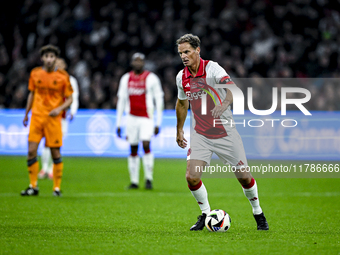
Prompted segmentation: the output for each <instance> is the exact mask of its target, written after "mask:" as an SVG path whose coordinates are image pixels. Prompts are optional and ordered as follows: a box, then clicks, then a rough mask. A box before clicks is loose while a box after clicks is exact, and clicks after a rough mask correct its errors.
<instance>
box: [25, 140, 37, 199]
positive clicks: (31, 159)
mask: <svg viewBox="0 0 340 255" xmlns="http://www.w3.org/2000/svg"><path fill="white" fill-rule="evenodd" d="M38 146H39V143H36V142H28V156H27V168H28V176H29V180H30V185H29V187H28V188H27V189H26V190H23V191H21V195H22V196H36V195H38V194H39V189H38V173H39V162H38V159H37V150H38Z"/></svg>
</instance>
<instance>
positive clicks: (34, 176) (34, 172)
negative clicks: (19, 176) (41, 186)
mask: <svg viewBox="0 0 340 255" xmlns="http://www.w3.org/2000/svg"><path fill="white" fill-rule="evenodd" d="M27 169H28V176H29V178H30V185H31V187H32V188H36V187H37V185H38V173H39V162H38V161H37V158H34V159H30V160H27Z"/></svg>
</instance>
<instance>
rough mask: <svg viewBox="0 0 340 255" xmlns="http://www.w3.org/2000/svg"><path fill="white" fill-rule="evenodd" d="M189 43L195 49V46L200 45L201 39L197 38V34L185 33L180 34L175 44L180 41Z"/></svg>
mask: <svg viewBox="0 0 340 255" xmlns="http://www.w3.org/2000/svg"><path fill="white" fill-rule="evenodd" d="M186 42H187V43H189V44H190V45H191V46H192V47H193V48H194V49H196V48H197V47H200V45H201V40H200V38H198V36H197V35H193V34H185V35H183V36H181V37H180V38H179V39H178V40H177V41H176V44H177V46H178V45H179V44H181V43H186Z"/></svg>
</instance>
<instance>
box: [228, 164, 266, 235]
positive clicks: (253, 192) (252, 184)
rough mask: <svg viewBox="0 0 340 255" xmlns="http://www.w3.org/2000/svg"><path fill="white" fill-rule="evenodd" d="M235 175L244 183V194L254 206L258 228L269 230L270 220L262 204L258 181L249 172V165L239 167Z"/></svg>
mask: <svg viewBox="0 0 340 255" xmlns="http://www.w3.org/2000/svg"><path fill="white" fill-rule="evenodd" d="M235 175H236V177H237V179H238V181H239V183H240V184H241V185H242V189H243V193H244V195H245V196H246V198H247V199H248V200H249V202H250V204H251V206H252V209H253V215H254V218H255V220H256V223H257V229H258V230H268V229H269V226H268V222H267V220H266V217H265V216H264V213H263V211H262V208H261V206H260V199H259V195H258V189H257V183H256V181H255V179H254V178H253V176H252V175H251V173H250V172H249V166H247V167H244V168H240V169H238V170H237V172H235Z"/></svg>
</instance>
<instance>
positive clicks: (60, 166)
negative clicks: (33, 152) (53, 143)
mask: <svg viewBox="0 0 340 255" xmlns="http://www.w3.org/2000/svg"><path fill="white" fill-rule="evenodd" d="M51 154H52V160H53V195H54V196H60V195H61V193H60V185H61V179H62V176H63V170H64V163H63V160H62V158H61V154H60V147H54V148H51Z"/></svg>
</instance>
